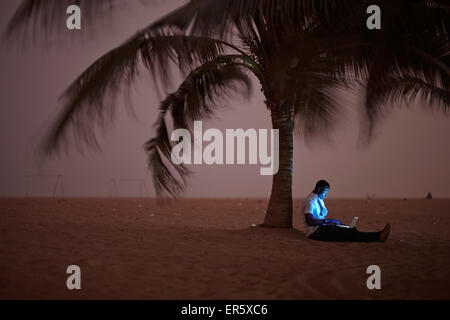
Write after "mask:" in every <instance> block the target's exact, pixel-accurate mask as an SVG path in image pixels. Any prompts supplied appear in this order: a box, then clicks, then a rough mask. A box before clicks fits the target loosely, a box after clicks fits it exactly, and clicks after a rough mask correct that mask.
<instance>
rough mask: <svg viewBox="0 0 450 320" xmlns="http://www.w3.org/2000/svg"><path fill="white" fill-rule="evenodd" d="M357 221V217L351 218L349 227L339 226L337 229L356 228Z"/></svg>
mask: <svg viewBox="0 0 450 320" xmlns="http://www.w3.org/2000/svg"><path fill="white" fill-rule="evenodd" d="M358 219H359V218H358V217H353V220H352V223H351V224H350V225H349V226H347V225H344V224H341V225H338V226H337V227H340V228H354V227H355V226H356V222H358Z"/></svg>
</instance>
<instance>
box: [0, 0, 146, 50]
mask: <svg viewBox="0 0 450 320" xmlns="http://www.w3.org/2000/svg"><path fill="white" fill-rule="evenodd" d="M149 1H152V0H139V1H137V2H140V3H141V4H145V3H147V2H149ZM70 5H77V6H79V7H80V8H81V10H82V22H83V27H82V29H81V32H82V33H84V34H91V33H92V31H93V29H94V28H95V27H96V26H97V24H98V22H100V21H103V20H104V19H109V20H111V14H112V13H113V12H114V11H118V9H126V8H127V7H128V6H129V4H128V2H127V4H126V5H125V4H124V1H121V0H22V2H21V3H20V5H19V7H18V8H17V10H16V11H15V13H14V15H13V16H12V18H11V19H10V20H9V22H8V24H7V27H6V29H5V31H4V34H3V41H10V40H14V39H21V40H22V41H23V43H27V42H29V41H30V40H33V41H36V42H37V41H40V40H42V38H44V39H50V38H52V37H53V36H55V35H57V34H61V33H63V32H66V30H67V28H66V18H67V15H66V10H67V8H68V7H69V6H70Z"/></svg>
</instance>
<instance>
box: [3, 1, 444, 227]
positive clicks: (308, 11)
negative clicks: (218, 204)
mask: <svg viewBox="0 0 450 320" xmlns="http://www.w3.org/2000/svg"><path fill="white" fill-rule="evenodd" d="M115 2H116V1H114V0H103V1H99V0H96V1H88V0H78V1H68V0H66V1H59V0H58V1H56V0H40V1H38V0H25V1H23V4H22V6H21V7H20V8H19V9H18V11H17V12H16V14H15V15H14V17H13V18H12V20H11V22H10V24H9V26H8V29H7V32H6V37H7V38H8V37H11V36H15V35H17V33H18V32H22V33H23V34H24V35H25V36H26V34H27V31H29V27H30V25H33V24H40V25H43V30H44V32H47V34H49V33H50V32H51V31H52V30H54V27H55V25H54V15H55V11H57V10H61V8H65V6H67V5H68V4H73V3H78V4H80V5H81V6H83V5H85V6H87V7H85V9H83V10H84V12H86V11H89V12H91V15H92V12H94V11H95V10H109V9H110V8H112V7H114V4H115ZM371 2H372V1H371ZM94 3H95V5H94ZM377 3H378V5H379V6H380V7H381V9H382V14H383V19H382V29H381V30H376V31H374V30H368V29H367V28H366V19H367V14H366V8H367V6H368V5H369V4H372V3H369V2H368V1H365V0H363V1H356V0H339V1H338V0H316V1H314V0H246V1H240V0H217V1H212V0H192V1H189V2H187V3H186V4H185V5H183V6H181V7H180V8H178V9H176V10H174V11H172V12H171V13H169V14H167V15H166V16H164V17H162V18H160V19H158V20H157V21H155V22H153V23H152V24H150V25H149V26H147V27H145V28H144V29H142V30H139V31H138V32H137V33H136V34H135V35H134V36H132V37H131V38H130V39H128V40H127V41H126V42H125V43H123V44H122V45H121V46H119V47H117V48H115V49H113V50H111V51H109V52H108V53H106V54H105V55H104V56H102V57H100V58H99V59H98V60H97V61H95V62H94V63H93V64H92V65H91V66H90V67H89V68H87V69H86V70H85V71H84V72H83V73H82V74H81V75H80V76H79V77H78V78H77V79H76V80H75V81H74V82H73V84H72V85H71V86H70V87H69V88H68V89H67V90H66V91H65V92H64V94H63V100H62V103H63V106H64V110H63V111H62V113H61V115H60V117H59V118H58V120H57V121H56V122H55V126H54V127H53V128H52V129H51V131H50V132H49V134H48V136H46V138H45V140H44V144H43V150H44V151H45V153H46V154H47V155H52V154H54V153H56V152H58V151H59V150H61V149H63V148H65V147H67V145H68V144H67V142H68V141H69V140H70V138H71V137H72V135H73V136H74V137H75V138H76V139H74V141H75V143H76V147H77V148H78V150H82V148H83V146H85V145H87V146H88V147H92V148H94V149H97V148H98V147H99V144H98V141H97V139H96V135H95V131H96V126H94V125H93V124H97V125H99V126H100V127H102V128H104V127H105V126H106V125H108V124H109V123H110V120H111V118H110V117H109V116H110V115H112V114H113V111H114V104H113V101H115V97H116V95H117V93H118V92H119V91H120V89H126V88H129V87H130V85H131V84H132V83H133V80H134V79H135V78H136V75H137V74H138V72H139V70H140V68H146V69H148V70H149V71H150V72H151V74H152V75H153V78H154V79H155V81H157V82H158V83H162V84H163V85H164V86H165V88H168V87H170V86H171V85H172V83H171V80H173V77H174V72H171V71H172V69H171V68H172V66H173V65H176V66H177V67H178V69H179V70H180V71H181V72H182V73H183V75H184V81H182V83H181V85H179V87H178V89H177V90H175V91H174V92H172V93H170V94H168V95H167V97H166V98H165V99H164V100H163V101H162V102H161V105H160V107H159V110H160V113H159V117H158V119H157V121H156V123H155V130H156V136H155V137H154V138H151V139H150V140H148V141H147V142H146V143H145V145H144V147H145V150H146V151H147V153H148V166H149V169H151V171H152V172H153V177H154V184H155V189H156V192H157V196H158V199H159V200H160V201H161V200H163V199H168V198H170V197H173V198H176V197H177V196H178V195H179V194H180V193H181V192H182V191H183V190H184V189H185V187H186V177H187V175H188V174H189V173H190V170H188V168H186V167H185V166H184V165H173V164H172V163H171V162H170V161H169V159H170V153H171V149H172V144H171V142H170V140H169V134H168V126H167V123H166V121H167V120H166V118H167V117H168V116H170V117H171V118H172V121H173V127H174V128H188V129H189V130H190V129H191V125H192V123H193V121H194V120H198V119H205V118H208V117H209V116H211V115H212V114H213V113H214V111H215V110H216V108H217V98H218V97H220V96H223V95H224V94H227V93H231V92H234V91H236V89H238V88H242V93H243V94H250V92H251V79H250V76H253V77H255V78H256V79H257V80H258V81H259V84H260V86H261V91H262V93H263V94H264V96H265V98H266V101H265V104H266V107H267V109H268V110H269V111H270V114H271V119H272V126H273V128H274V129H279V137H280V145H279V148H280V149H279V171H278V173H277V174H275V175H274V176H273V183H272V191H271V197H270V201H269V205H268V208H267V212H266V216H265V219H264V224H263V225H264V226H271V227H288V228H290V227H292V160H293V159H292V158H293V134H294V128H297V129H298V131H297V132H299V133H300V134H302V135H303V136H304V138H305V139H307V140H310V139H313V138H314V137H317V136H318V135H320V134H321V133H326V132H328V131H329V128H331V127H332V125H333V123H334V122H333V116H334V114H335V113H336V112H337V111H338V110H339V108H338V107H339V105H338V103H337V101H336V99H335V98H334V97H335V91H334V89H335V88H336V87H338V86H341V85H344V86H347V87H349V86H353V85H356V84H358V85H359V86H360V88H361V89H362V90H363V92H365V95H366V103H365V105H364V110H365V114H366V118H365V119H366V120H367V122H366V123H364V125H363V126H362V128H363V129H364V130H365V131H364V133H365V135H364V136H365V137H366V138H367V140H366V142H369V141H370V140H371V137H372V133H373V128H374V125H375V124H376V123H377V122H378V121H377V120H378V119H380V117H379V115H380V114H382V111H383V108H382V107H383V106H386V105H389V104H388V102H391V103H392V102H395V101H397V100H399V99H405V100H407V101H408V102H409V101H411V100H412V99H414V98H416V96H417V95H418V94H419V93H420V95H421V97H422V98H423V99H424V101H425V102H426V103H427V104H428V105H430V106H439V107H441V108H442V110H444V111H448V110H449V63H450V61H449V59H450V55H449V52H450V50H449V48H450V47H449V42H448V31H449V28H448V23H449V21H450V19H449V9H448V7H445V2H443V1H424V0H397V1H392V0H380V1H377ZM88 4H89V6H88ZM62 10H64V9H62ZM59 12H64V11H59ZM91 15H90V16H91ZM90 16H89V17H90Z"/></svg>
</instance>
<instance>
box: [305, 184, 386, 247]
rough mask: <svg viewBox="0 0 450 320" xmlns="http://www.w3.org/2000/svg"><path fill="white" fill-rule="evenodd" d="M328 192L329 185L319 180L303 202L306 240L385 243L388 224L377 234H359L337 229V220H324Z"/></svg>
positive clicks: (351, 229)
mask: <svg viewBox="0 0 450 320" xmlns="http://www.w3.org/2000/svg"><path fill="white" fill-rule="evenodd" d="M329 190H330V184H329V183H328V182H327V181H325V180H320V181H318V182H317V183H316V187H315V188H314V190H313V192H312V193H311V194H310V195H309V196H308V197H307V198H306V199H305V201H304V202H303V206H302V214H303V218H304V219H303V222H304V225H305V233H306V236H307V237H308V239H314V240H322V241H346V242H375V241H381V242H385V241H386V239H387V238H388V236H389V231H390V229H391V226H390V224H389V223H387V224H386V226H385V227H384V229H383V230H381V231H379V232H360V231H358V230H357V229H356V228H345V227H339V226H340V225H342V223H341V222H340V221H339V220H335V219H325V216H326V215H327V213H328V210H327V208H326V207H325V203H324V201H323V199H325V197H326V196H327V194H328V191H329Z"/></svg>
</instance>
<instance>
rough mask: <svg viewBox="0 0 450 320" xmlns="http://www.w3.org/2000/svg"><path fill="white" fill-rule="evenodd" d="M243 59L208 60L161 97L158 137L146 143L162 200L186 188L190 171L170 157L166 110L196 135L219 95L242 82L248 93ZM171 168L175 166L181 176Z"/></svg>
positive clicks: (177, 123) (175, 122)
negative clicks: (197, 126)
mask: <svg viewBox="0 0 450 320" xmlns="http://www.w3.org/2000/svg"><path fill="white" fill-rule="evenodd" d="M241 59H242V56H237V55H225V56H220V57H218V58H216V59H215V60H212V61H209V62H206V63H205V64H203V65H201V66H200V67H198V68H197V69H195V70H193V71H192V72H191V73H190V74H189V75H188V76H187V77H186V79H185V80H184V81H183V83H182V84H181V85H180V87H179V88H178V90H177V91H175V92H173V93H171V94H169V95H168V96H167V98H166V99H165V100H164V101H162V103H161V106H160V116H159V117H158V121H157V122H156V123H155V127H156V137H155V138H152V139H150V140H149V141H148V142H147V143H146V144H145V145H144V148H145V150H146V151H147V153H148V167H149V169H150V170H151V171H152V172H153V178H154V185H155V190H156V192H157V199H158V200H160V201H161V202H163V200H164V197H165V196H166V195H167V196H169V197H174V198H176V197H177V195H178V194H179V193H181V192H182V190H183V189H184V186H185V185H186V180H185V177H186V176H187V175H188V174H189V173H190V171H189V170H188V169H187V168H186V167H185V166H184V165H183V164H180V165H174V164H173V163H171V161H170V159H171V151H172V145H171V142H170V140H169V134H168V132H167V125H166V120H165V116H166V114H170V115H171V117H172V120H173V127H174V128H185V129H187V130H188V131H189V132H191V139H193V135H192V123H193V121H195V120H198V119H208V118H209V117H210V116H211V115H212V114H213V113H214V112H215V111H216V109H217V108H218V107H219V104H218V102H219V100H218V97H224V96H226V95H228V94H231V93H236V92H237V89H239V85H241V88H243V91H242V92H241V93H242V94H244V95H245V96H247V97H249V95H250V92H251V81H250V79H249V78H248V76H247V74H246V73H245V72H244V70H243V68H244V67H243V65H242V63H241V62H239V60H241ZM242 85H243V86H242ZM192 141H193V140H191V142H192ZM170 168H172V169H175V172H174V173H176V174H177V175H178V179H177V177H176V176H175V175H174V173H172V171H174V170H172V171H171V170H170ZM166 200H167V198H166Z"/></svg>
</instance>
